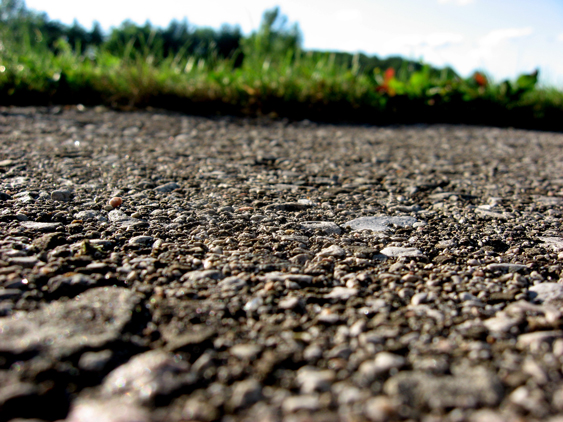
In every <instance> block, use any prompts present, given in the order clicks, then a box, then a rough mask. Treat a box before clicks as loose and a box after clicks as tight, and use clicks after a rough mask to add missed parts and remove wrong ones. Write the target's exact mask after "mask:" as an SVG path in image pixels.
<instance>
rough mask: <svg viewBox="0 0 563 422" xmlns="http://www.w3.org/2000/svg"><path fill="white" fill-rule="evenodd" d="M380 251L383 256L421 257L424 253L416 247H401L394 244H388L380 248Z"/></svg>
mask: <svg viewBox="0 0 563 422" xmlns="http://www.w3.org/2000/svg"><path fill="white" fill-rule="evenodd" d="M381 253H382V254H383V255H385V256H389V257H393V258H397V257H403V256H404V257H413V258H422V257H424V254H423V253H422V251H421V250H420V249H417V248H401V247H396V246H388V247H386V248H383V249H382V250H381Z"/></svg>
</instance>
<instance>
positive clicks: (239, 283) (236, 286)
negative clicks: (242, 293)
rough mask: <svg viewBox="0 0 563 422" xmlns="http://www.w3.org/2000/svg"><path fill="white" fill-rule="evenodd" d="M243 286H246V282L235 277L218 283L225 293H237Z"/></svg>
mask: <svg viewBox="0 0 563 422" xmlns="http://www.w3.org/2000/svg"><path fill="white" fill-rule="evenodd" d="M244 286H246V281H244V280H243V279H241V278H238V277H235V276H231V277H227V278H225V279H223V280H221V281H220V282H219V287H220V288H221V290H223V291H225V292H227V291H237V290H240V289H242V288H243V287H244Z"/></svg>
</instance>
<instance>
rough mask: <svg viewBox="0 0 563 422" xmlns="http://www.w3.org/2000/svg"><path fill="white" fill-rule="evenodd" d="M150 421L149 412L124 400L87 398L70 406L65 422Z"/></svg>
mask: <svg viewBox="0 0 563 422" xmlns="http://www.w3.org/2000/svg"><path fill="white" fill-rule="evenodd" d="M99 421H104V422H151V415H150V412H149V411H148V410H147V409H145V408H143V407H141V406H138V405H136V404H134V403H129V402H127V401H124V400H119V399H112V400H87V401H80V402H78V403H77V404H76V405H75V406H73V407H72V409H71V410H70V413H69V415H68V417H67V418H66V419H65V422H99Z"/></svg>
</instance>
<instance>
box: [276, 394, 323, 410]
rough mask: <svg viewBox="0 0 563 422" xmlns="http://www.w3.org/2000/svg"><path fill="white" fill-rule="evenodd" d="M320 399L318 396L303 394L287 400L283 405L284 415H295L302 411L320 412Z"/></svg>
mask: <svg viewBox="0 0 563 422" xmlns="http://www.w3.org/2000/svg"><path fill="white" fill-rule="evenodd" d="M319 408H320V403H319V397H318V396H317V395H316V394H307V395H306V394H301V395H299V396H291V397H288V398H286V399H285V400H284V401H283V404H282V411H283V412H284V413H295V412H298V411H300V410H306V411H309V412H315V411H317V410H319Z"/></svg>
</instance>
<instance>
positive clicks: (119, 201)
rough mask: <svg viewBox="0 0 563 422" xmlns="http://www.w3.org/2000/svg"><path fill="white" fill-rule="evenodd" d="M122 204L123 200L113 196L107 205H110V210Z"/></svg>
mask: <svg viewBox="0 0 563 422" xmlns="http://www.w3.org/2000/svg"><path fill="white" fill-rule="evenodd" d="M122 203H123V199H121V198H120V197H119V196H115V197H113V198H111V199H110V200H109V202H108V204H109V205H111V207H112V208H118V207H120V206H121V204H122Z"/></svg>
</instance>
